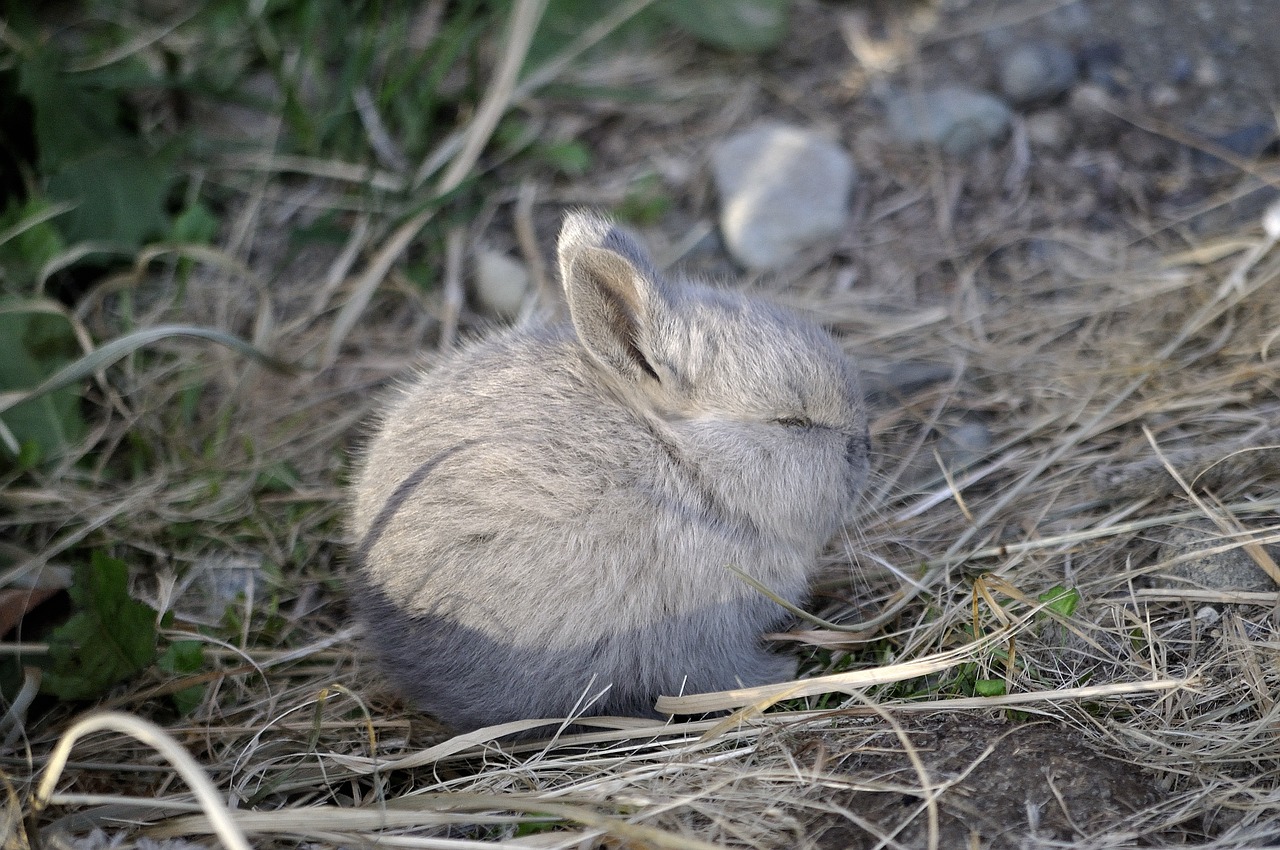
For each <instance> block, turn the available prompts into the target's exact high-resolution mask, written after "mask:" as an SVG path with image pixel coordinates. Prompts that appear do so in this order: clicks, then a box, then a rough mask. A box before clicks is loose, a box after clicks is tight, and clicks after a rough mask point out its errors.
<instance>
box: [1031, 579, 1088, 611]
mask: <svg viewBox="0 0 1280 850" xmlns="http://www.w3.org/2000/svg"><path fill="white" fill-rule="evenodd" d="M1036 598H1037V599H1038V600H1040V601H1041V602H1047V603H1048V605H1046V606H1045V607H1046V608H1047V609H1048V610H1050V611H1053V612H1054V613H1056V614H1060V615H1062V616H1063V617H1070V616H1071V615H1072V614H1074V613H1075V612H1076V608H1077V607H1079V605H1080V591H1079V590H1077V589H1075V588H1071V589H1070V590H1068V589H1067V588H1065V587H1063V586H1062V585H1060V584H1056V585H1054V586H1053V587H1051V588H1049V589H1048V590H1046V591H1045V592H1044V593H1042V594H1040V595H1039V596H1037V597H1036Z"/></svg>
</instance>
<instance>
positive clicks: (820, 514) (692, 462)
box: [351, 213, 868, 730]
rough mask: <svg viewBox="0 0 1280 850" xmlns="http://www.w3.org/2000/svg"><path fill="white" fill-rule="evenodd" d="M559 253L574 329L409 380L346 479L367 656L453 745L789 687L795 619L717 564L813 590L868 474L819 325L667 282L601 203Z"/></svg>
mask: <svg viewBox="0 0 1280 850" xmlns="http://www.w3.org/2000/svg"><path fill="white" fill-rule="evenodd" d="M558 255H559V265H560V277H561V281H562V283H563V286H564V291H565V295H566V297H567V301H568V306H569V317H570V321H562V322H557V323H544V324H537V323H535V324H530V325H527V326H522V327H516V328H512V329H509V330H506V331H503V332H500V333H497V334H495V335H492V336H490V337H488V338H486V339H482V340H480V341H478V342H476V343H473V344H471V345H470V346H468V347H467V348H465V349H463V350H461V351H458V352H457V353H455V354H453V355H452V356H450V357H448V358H447V359H445V360H444V362H442V363H440V364H439V365H437V366H435V367H434V368H432V369H431V370H430V371H427V372H425V373H424V374H421V375H418V376H417V377H416V378H414V379H413V380H412V381H411V382H409V383H408V384H407V385H406V386H405V387H403V389H402V390H401V391H400V392H399V395H398V396H397V397H396V398H395V399H394V400H393V402H392V403H391V405H390V406H389V408H388V409H387V410H386V411H385V412H384V413H383V415H382V417H381V419H380V420H379V421H378V422H377V423H376V427H375V433H374V434H373V436H372V438H371V440H370V441H369V443H368V446H367V448H366V450H365V452H364V456H363V459H362V462H361V464H360V469H359V472H358V475H357V476H356V479H355V486H354V499H353V502H354V504H353V518H352V522H351V531H352V532H353V535H352V536H353V538H354V540H355V545H356V553H355V554H356V557H357V559H358V562H359V564H358V565H359V573H360V578H359V579H358V584H359V587H358V590H357V592H356V594H355V597H356V598H355V603H356V608H357V612H358V614H359V616H360V618H361V619H362V620H363V622H364V625H365V629H366V631H367V632H368V639H369V641H370V643H371V645H372V649H373V651H374V653H375V655H376V656H377V657H378V658H379V661H380V663H381V666H382V669H383V671H384V672H385V673H386V674H387V676H389V678H390V679H391V680H392V682H393V683H394V684H395V685H396V686H397V687H398V688H399V689H401V691H402V692H403V693H404V694H405V695H406V696H408V697H409V698H410V699H411V700H412V701H413V702H414V703H416V704H417V705H418V706H419V707H420V708H422V709H425V710H426V711H428V712H430V713H431V714H433V715H435V716H436V717H437V718H438V719H440V720H442V721H444V722H445V723H447V724H448V725H450V726H452V727H454V728H455V729H458V730H471V729H474V728H477V727H481V726H486V725H490V724H494V723H500V722H504V721H509V720H516V719H521V718H535V717H539V718H540V717H565V716H568V715H569V714H570V713H571V712H574V710H575V706H577V709H578V711H579V712H580V713H585V714H623V715H641V716H655V715H654V710H653V704H654V700H655V699H656V698H657V697H658V696H659V695H660V694H678V693H693V692H698V691H707V690H721V689H726V688H733V687H737V686H739V685H759V684H764V683H768V682H775V681H779V680H783V679H786V678H789V677H791V676H792V675H793V674H794V672H795V662H794V660H791V659H788V658H786V657H784V656H780V655H775V654H773V653H772V652H770V651H768V650H767V649H766V648H765V646H764V645H763V640H762V634H763V633H764V632H766V631H768V630H770V629H773V628H776V627H777V626H779V625H781V624H783V623H785V622H786V620H787V618H788V614H787V612H786V611H785V610H784V609H783V608H782V607H781V606H779V605H778V604H777V603H776V602H774V601H772V600H770V599H769V598H768V597H766V596H765V595H763V594H761V593H760V592H759V591H757V590H755V589H753V588H751V587H750V586H748V585H747V584H746V583H744V582H743V581H742V580H741V579H740V578H739V577H737V576H735V575H734V573H733V572H732V571H731V570H730V569H729V568H730V567H736V568H738V569H740V570H743V571H745V572H747V573H749V574H750V575H752V576H754V577H755V578H756V579H758V580H759V581H760V582H762V583H763V584H765V585H766V586H768V587H769V588H771V589H772V591H773V592H774V593H776V594H777V595H778V596H780V597H782V598H784V599H787V600H789V601H791V602H792V603H799V602H800V601H802V600H803V598H804V596H805V593H806V586H807V583H808V580H809V578H810V576H811V574H812V572H813V571H814V569H815V566H816V563H817V560H818V556H819V554H820V552H821V550H822V548H823V546H824V544H825V543H826V542H827V541H828V540H829V539H830V538H831V537H832V535H834V534H835V533H836V531H837V530H838V529H839V528H840V526H841V524H842V522H843V521H845V520H846V519H848V518H849V516H850V513H851V509H852V508H853V506H854V504H855V502H856V501H857V500H858V498H859V497H860V494H861V492H862V487H863V483H864V480H865V478H866V475H867V468H868V437H867V421H866V415H865V413H864V408H863V402H862V398H861V395H860V392H859V389H858V382H857V378H856V375H855V372H854V368H853V365H852V364H851V363H850V362H849V360H848V359H847V358H846V357H845V355H844V354H843V353H841V351H840V349H839V348H838V347H837V346H836V344H835V342H834V341H833V340H832V339H831V337H830V336H829V335H828V334H827V333H826V332H824V331H823V330H822V329H820V328H819V327H817V326H816V325H814V324H812V323H810V322H808V321H804V320H802V319H800V318H798V317H797V316H795V315H793V314H791V313H789V312H787V311H785V310H783V309H781V308H779V307H776V306H773V305H770V304H768V303H766V302H764V301H762V300H759V299H756V298H752V297H748V296H746V295H743V294H739V293H735V292H728V291H724V290H720V289H715V288H711V287H709V286H703V285H698V284H694V283H687V282H676V281H668V280H664V279H663V278H662V276H661V275H660V274H659V273H658V271H657V270H656V269H655V268H654V266H653V264H652V262H651V261H650V260H649V258H648V256H647V255H646V253H645V251H644V250H643V249H642V248H641V247H639V246H638V245H637V244H636V242H635V241H633V239H632V238H631V237H630V236H629V235H628V234H627V233H625V232H623V231H621V230H619V229H618V228H617V227H615V226H614V225H613V224H612V223H611V222H609V221H607V220H605V219H603V218H600V217H598V216H595V215H592V214H589V213H572V214H570V215H569V216H568V217H567V218H566V219H565V222H564V226H563V229H562V230H561V233H560V239H559V245H558ZM601 692H603V695H599V694H601ZM596 695H599V696H598V698H597V699H596V700H595V701H594V702H591V703H590V704H589V705H587V706H586V707H585V709H583V704H584V703H585V702H586V700H584V696H587V697H590V696H596Z"/></svg>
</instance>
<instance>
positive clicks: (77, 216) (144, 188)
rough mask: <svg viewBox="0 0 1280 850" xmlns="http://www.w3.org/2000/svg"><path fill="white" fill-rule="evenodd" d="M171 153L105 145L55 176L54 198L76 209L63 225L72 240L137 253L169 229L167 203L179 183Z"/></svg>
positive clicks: (51, 191)
mask: <svg viewBox="0 0 1280 850" xmlns="http://www.w3.org/2000/svg"><path fill="white" fill-rule="evenodd" d="M169 159H170V157H169V156H167V155H157V154H148V153H147V152H145V151H143V150H141V149H140V146H139V145H135V144H119V145H115V146H111V147H102V148H99V149H98V150H95V151H94V152H93V153H90V154H88V155H87V156H84V157H82V158H80V159H77V160H75V161H73V162H69V163H66V164H65V165H64V166H63V167H62V169H61V170H59V171H58V172H57V173H56V174H54V175H53V176H52V177H50V178H49V184H48V189H47V191H48V194H49V197H50V198H52V199H54V200H61V201H68V202H70V203H74V204H75V205H76V207H75V209H73V210H71V211H70V212H69V213H67V214H66V216H64V217H63V218H62V219H60V220H59V221H60V224H61V225H62V227H63V232H64V233H66V236H67V239H68V241H71V242H80V241H104V242H110V243H113V244H116V245H120V246H122V247H126V248H130V249H135V250H136V249H137V248H139V247H141V246H142V243H143V242H145V241H146V240H147V239H149V238H151V237H155V236H158V235H160V234H162V233H164V232H165V231H166V230H167V229H168V225H169V217H168V215H167V213H166V212H165V201H166V199H167V198H168V195H169V189H170V187H171V186H172V184H173V170H172V166H171V164H170V162H169Z"/></svg>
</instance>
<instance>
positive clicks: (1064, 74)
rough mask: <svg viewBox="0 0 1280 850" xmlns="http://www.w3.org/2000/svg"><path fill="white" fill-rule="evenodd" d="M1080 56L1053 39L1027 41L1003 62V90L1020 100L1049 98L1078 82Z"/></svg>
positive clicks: (1009, 96) (1001, 65) (1001, 68)
mask: <svg viewBox="0 0 1280 850" xmlns="http://www.w3.org/2000/svg"><path fill="white" fill-rule="evenodd" d="M1076 75H1077V66H1076V57H1075V56H1074V55H1072V53H1071V51H1070V50H1068V49H1067V48H1065V47H1063V46H1062V45H1061V44H1057V43H1056V42H1052V41H1034V42H1031V43H1029V44H1023V45H1021V46H1019V47H1018V48H1017V49H1016V50H1014V51H1013V52H1011V53H1010V54H1009V55H1008V56H1006V57H1005V58H1004V61H1002V62H1001V63H1000V91H1001V92H1003V93H1004V95H1005V97H1007V98H1009V100H1011V101H1012V102H1013V103H1016V104H1019V105H1021V104H1027V103H1034V102H1035V101H1038V100H1049V99H1051V98H1054V97H1057V96H1058V95H1060V94H1062V93H1063V92H1065V91H1067V90H1068V89H1070V88H1071V86H1073V85H1074V84H1075V81H1076Z"/></svg>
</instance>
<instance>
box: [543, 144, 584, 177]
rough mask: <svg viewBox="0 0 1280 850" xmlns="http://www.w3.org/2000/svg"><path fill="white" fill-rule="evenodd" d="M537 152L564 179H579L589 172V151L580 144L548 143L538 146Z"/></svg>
mask: <svg viewBox="0 0 1280 850" xmlns="http://www.w3.org/2000/svg"><path fill="white" fill-rule="evenodd" d="M537 152H538V154H539V155H540V156H541V157H542V158H543V159H545V160H546V161H547V163H548V164H550V165H551V167H552V168H554V169H556V170H557V171H559V172H560V173H561V174H563V175H564V176H566V177H581V176H582V175H584V174H586V173H587V172H588V171H590V170H591V151H590V150H588V149H587V146H586V145H584V144H582V142H575V141H572V140H570V141H565V142H550V143H547V144H543V145H538V147H537Z"/></svg>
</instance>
